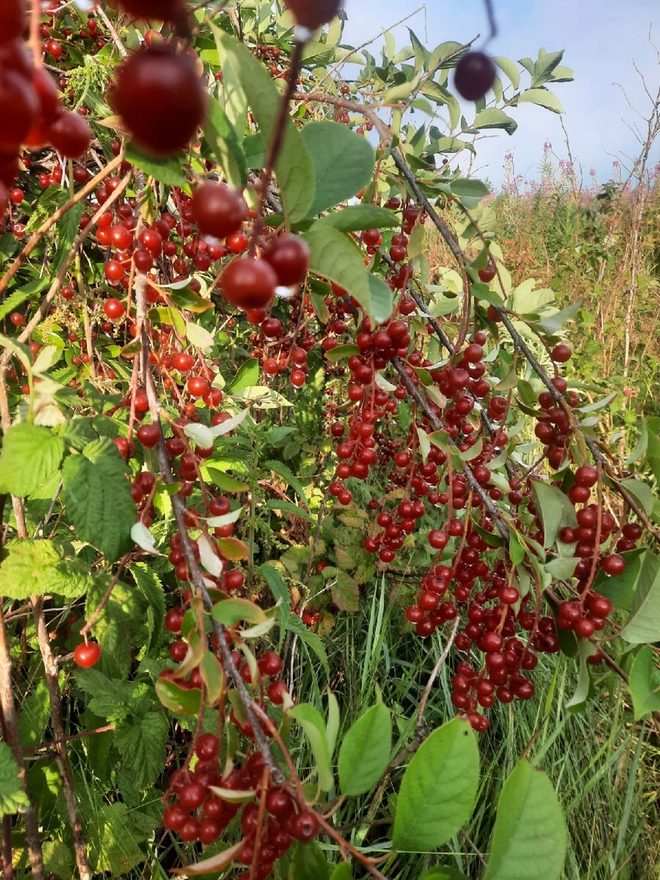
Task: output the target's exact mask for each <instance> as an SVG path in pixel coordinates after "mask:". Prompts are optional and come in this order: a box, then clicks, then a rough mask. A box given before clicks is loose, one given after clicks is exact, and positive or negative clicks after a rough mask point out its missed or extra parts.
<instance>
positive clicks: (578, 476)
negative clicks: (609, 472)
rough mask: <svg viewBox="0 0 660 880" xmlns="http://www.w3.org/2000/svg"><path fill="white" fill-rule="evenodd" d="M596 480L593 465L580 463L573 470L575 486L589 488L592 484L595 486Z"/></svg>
mask: <svg viewBox="0 0 660 880" xmlns="http://www.w3.org/2000/svg"><path fill="white" fill-rule="evenodd" d="M597 482H598V471H597V470H596V468H595V467H590V466H589V465H586V464H584V465H582V467H579V468H578V469H577V470H576V471H575V485H576V486H586V488H587V489H591V487H592V486H595V485H596V483H597Z"/></svg>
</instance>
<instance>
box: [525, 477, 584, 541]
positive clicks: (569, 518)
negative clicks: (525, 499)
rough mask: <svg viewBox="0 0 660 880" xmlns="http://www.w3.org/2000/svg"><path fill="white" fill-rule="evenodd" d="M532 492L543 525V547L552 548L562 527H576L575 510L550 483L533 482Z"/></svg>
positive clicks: (559, 490)
mask: <svg viewBox="0 0 660 880" xmlns="http://www.w3.org/2000/svg"><path fill="white" fill-rule="evenodd" d="M532 490H533V492H534V500H535V502H536V506H537V508H538V511H539V516H540V517H541V522H542V523H543V534H544V537H545V542H544V543H545V546H546V547H552V545H553V544H554V543H555V541H556V540H557V536H558V535H559V530H560V529H561V528H562V527H563V526H575V525H577V519H576V518H575V508H574V507H573V505H572V504H571V502H570V500H569V499H568V498H567V497H566V495H564V493H563V492H562V491H561V489H558V488H557V486H552V485H550V483H542V482H541V481H540V480H533V481H532Z"/></svg>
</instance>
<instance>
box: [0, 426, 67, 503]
mask: <svg viewBox="0 0 660 880" xmlns="http://www.w3.org/2000/svg"><path fill="white" fill-rule="evenodd" d="M63 455H64V442H63V441H62V439H61V438H60V437H57V436H56V435H55V434H53V432H52V431H50V430H49V429H48V428H40V427H37V426H36V425H30V424H27V423H22V424H18V425H12V427H11V428H9V430H8V431H7V433H6V434H5V437H4V441H3V444H2V453H0V493H1V492H4V493H7V494H10V495H16V496H18V497H19V498H23V497H25V496H26V495H31V494H32V492H34V491H35V489H38V488H39V487H40V486H43V485H44V484H45V483H48V482H50V480H51V479H52V477H53V476H54V475H55V473H56V472H57V470H58V468H59V466H60V463H61V461H62V456H63Z"/></svg>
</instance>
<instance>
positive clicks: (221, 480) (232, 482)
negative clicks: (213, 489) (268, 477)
mask: <svg viewBox="0 0 660 880" xmlns="http://www.w3.org/2000/svg"><path fill="white" fill-rule="evenodd" d="M208 472H209V476H210V478H211V480H212V481H213V483H214V484H215V485H216V486H217V487H218V489H222V491H223V492H247V491H248V490H249V488H250V486H249V485H248V483H244V482H243V481H242V480H237V479H236V477H232V476H231V475H230V474H226V473H225V472H224V471H221V470H218V468H214V467H210V466H209V467H208Z"/></svg>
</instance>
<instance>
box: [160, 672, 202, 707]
mask: <svg viewBox="0 0 660 880" xmlns="http://www.w3.org/2000/svg"><path fill="white" fill-rule="evenodd" d="M156 693H157V694H158V699H159V700H160V701H161V703H162V704H163V706H165V708H166V709H169V710H170V712H173V713H174V714H175V715H198V714H199V710H200V707H201V702H202V692H201V691H200V690H197V689H194V690H186V689H184V688H182V687H181V685H179V684H177V683H176V682H174V681H170V680H169V679H167V678H159V679H158V681H157V682H156Z"/></svg>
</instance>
